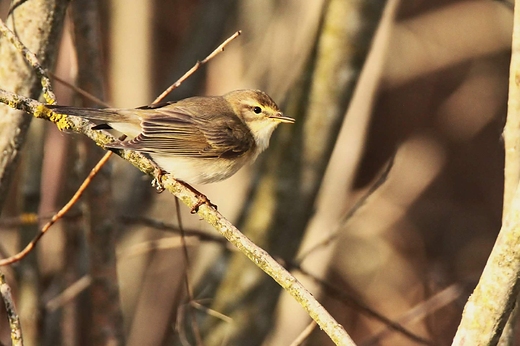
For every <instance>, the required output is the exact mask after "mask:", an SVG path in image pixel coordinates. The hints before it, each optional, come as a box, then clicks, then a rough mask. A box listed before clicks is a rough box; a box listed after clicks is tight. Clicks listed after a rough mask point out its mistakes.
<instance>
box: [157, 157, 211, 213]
mask: <svg viewBox="0 0 520 346" xmlns="http://www.w3.org/2000/svg"><path fill="white" fill-rule="evenodd" d="M165 173H166V172H165V171H163V170H162V169H160V168H159V167H158V166H155V169H154V173H153V175H154V178H153V180H152V183H151V184H152V186H153V187H155V190H156V191H157V192H158V193H161V192H163V191H164V186H163V184H162V183H161V179H162V176H163V175H164V174H165ZM177 182H178V183H179V184H182V185H184V187H186V188H187V189H189V190H190V191H191V192H193V193H194V194H195V195H196V196H197V203H195V205H194V206H193V207H192V208H191V210H190V213H191V214H196V213H197V212H198V211H199V207H200V206H201V205H203V204H206V205H207V206H209V207H211V208H215V210H217V205H216V204H213V203H211V201H210V200H209V198H208V197H207V196H206V195H205V194H203V193H200V192H199V191H197V189H195V188H194V187H193V186H191V185H190V184H188V183H186V182H184V181H182V180H177Z"/></svg>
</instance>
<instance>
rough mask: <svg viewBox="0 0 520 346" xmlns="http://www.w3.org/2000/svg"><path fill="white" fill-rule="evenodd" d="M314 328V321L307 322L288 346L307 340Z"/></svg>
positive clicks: (294, 345)
mask: <svg viewBox="0 0 520 346" xmlns="http://www.w3.org/2000/svg"><path fill="white" fill-rule="evenodd" d="M314 329H316V321H312V322H311V323H309V325H308V326H307V327H305V329H304V330H302V332H301V333H300V335H298V337H297V338H296V339H295V340H294V341H293V342H291V345H289V346H300V345H301V344H303V343H304V342H305V340H307V338H308V337H309V336H310V335H311V333H312V332H313V331H314Z"/></svg>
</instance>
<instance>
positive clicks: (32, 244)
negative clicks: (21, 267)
mask: <svg viewBox="0 0 520 346" xmlns="http://www.w3.org/2000/svg"><path fill="white" fill-rule="evenodd" d="M110 154H111V153H110V152H108V153H107V154H105V156H104V157H103V159H102V160H100V161H99V162H98V164H97V165H96V166H95V167H94V168H92V170H91V171H90V174H89V175H88V177H87V178H86V179H85V180H84V181H83V183H82V184H81V186H80V187H79V189H78V190H77V191H76V193H75V194H74V196H72V198H71V199H70V200H69V201H68V202H67V204H65V205H64V206H63V208H61V210H60V211H58V212H57V213H56V214H55V215H54V216H53V217H52V218H51V220H50V221H49V222H47V224H45V226H43V228H42V229H41V231H40V233H38V234H37V235H36V237H34V239H33V240H32V241H31V242H30V243H29V244H27V246H26V247H25V248H24V249H23V250H22V251H20V252H19V253H17V254H16V255H13V256H11V257H9V258H5V259H3V260H0V266H5V265H8V264H12V263H14V262H18V261H20V260H21V259H22V258H24V257H25V256H27V254H28V253H29V252H31V251H32V250H33V249H34V247H35V246H36V243H38V241H39V240H40V239H41V237H43V235H44V234H45V233H46V232H47V231H48V230H49V229H50V228H51V226H52V225H54V224H55V223H56V222H57V221H58V220H59V219H61V218H62V217H63V215H65V214H66V213H67V212H68V211H69V210H70V208H71V207H72V206H73V205H74V204H75V203H76V202H77V201H78V199H79V198H80V197H81V195H82V194H83V192H85V189H86V188H87V187H88V185H89V184H90V182H91V181H92V179H93V178H94V176H95V175H96V174H97V173H98V172H99V170H100V169H101V167H102V166H103V165H104V164H105V162H106V161H108V159H109V158H110Z"/></svg>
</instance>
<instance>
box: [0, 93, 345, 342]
mask: <svg viewBox="0 0 520 346" xmlns="http://www.w3.org/2000/svg"><path fill="white" fill-rule="evenodd" d="M0 102H2V103H6V104H8V105H10V106H11V107H16V108H17V109H20V110H24V111H26V112H28V113H30V114H33V115H34V116H35V117H37V118H41V119H46V120H49V121H52V122H54V123H55V124H56V125H57V126H58V127H59V128H60V129H61V130H65V131H69V132H77V133H82V134H84V135H86V136H88V137H89V138H91V139H92V140H94V141H95V142H96V144H98V145H101V146H102V145H103V144H106V143H107V142H110V141H112V140H114V139H115V138H113V137H112V136H110V135H109V134H106V133H104V132H102V131H95V130H92V129H91V128H90V126H89V123H88V122H87V121H86V120H83V119H81V118H78V117H69V116H66V115H57V114H54V113H53V112H52V111H51V110H49V109H47V108H46V107H45V105H44V104H42V103H40V102H38V101H35V100H31V99H29V98H26V97H22V96H19V95H15V94H13V93H10V92H6V91H2V90H0ZM117 154H118V155H119V156H121V157H122V158H124V159H126V160H127V161H129V162H130V163H132V164H133V165H134V166H136V167H137V168H139V169H140V170H141V171H143V172H144V173H147V174H150V175H151V174H153V172H154V166H153V164H152V162H151V161H150V160H149V159H148V158H146V157H145V156H143V155H141V154H138V153H135V152H129V151H119V152H117ZM162 183H163V185H164V187H165V188H166V189H167V190H168V191H170V192H171V193H172V194H174V195H175V196H176V197H177V198H179V199H180V200H181V201H182V202H183V203H184V204H186V205H187V206H188V207H189V208H193V207H194V206H195V205H196V204H197V203H198V198H197V196H196V195H195V193H194V192H193V191H191V190H189V189H188V188H186V187H185V186H184V185H183V184H181V183H179V182H177V181H176V180H175V179H174V178H173V177H172V176H171V175H170V174H167V175H165V176H164V177H163V180H162ZM198 215H199V216H200V217H201V218H203V219H204V220H205V221H206V222H208V223H209V224H211V225H212V226H213V227H215V229H216V230H217V231H218V232H219V233H221V234H222V235H223V236H224V237H225V238H226V239H227V240H229V241H230V242H231V243H232V244H233V245H234V246H236V247H237V248H238V249H239V250H240V251H241V252H242V253H244V254H245V255H246V256H247V257H248V258H249V259H250V260H251V261H253V262H254V263H255V264H256V265H257V266H258V267H260V268H261V269H262V270H263V271H264V272H266V273H267V274H268V275H269V276H271V277H272V278H273V279H274V280H275V281H276V282H278V284H279V285H280V286H281V287H282V288H284V289H285V290H286V291H287V292H288V293H289V294H290V295H291V296H293V297H294V299H296V300H297V301H298V302H299V303H300V304H301V305H302V306H303V308H304V309H305V310H306V311H308V313H309V315H310V316H311V317H312V318H313V319H314V320H315V321H316V323H317V324H318V325H319V326H320V328H321V329H323V330H324V331H325V332H326V333H327V334H328V335H329V336H330V338H331V339H332V340H333V341H334V342H335V343H336V344H337V345H354V342H353V341H352V339H351V338H350V337H349V336H348V334H347V333H346V332H345V330H344V329H343V327H342V326H341V325H340V324H339V323H337V322H336V321H335V320H334V318H332V316H331V315H330V314H329V313H328V312H327V311H326V310H325V308H323V306H322V305H321V304H320V303H319V302H318V301H317V300H316V299H315V298H314V297H313V296H312V294H311V293H309V292H308V291H307V290H306V289H305V287H303V286H302V284H301V283H300V282H299V281H298V280H296V278H294V277H293V276H292V275H291V274H290V273H289V272H288V271H287V270H285V268H284V267H283V266H282V265H280V264H279V263H278V262H276V261H275V260H274V259H273V258H272V257H271V256H270V255H269V254H268V253H267V252H265V251H264V250H262V249H261V248H260V247H258V246H256V245H255V244H254V243H253V242H251V241H250V240H249V239H248V238H247V237H246V236H245V235H243V234H242V233H241V232H240V231H239V230H238V229H237V228H236V227H235V226H233V225H232V224H231V223H230V222H229V221H228V220H226V219H225V218H224V217H223V216H222V215H221V214H220V213H219V212H218V211H217V210H215V209H214V208H211V207H209V206H207V205H205V204H204V205H202V206H201V207H200V208H199V210H198Z"/></svg>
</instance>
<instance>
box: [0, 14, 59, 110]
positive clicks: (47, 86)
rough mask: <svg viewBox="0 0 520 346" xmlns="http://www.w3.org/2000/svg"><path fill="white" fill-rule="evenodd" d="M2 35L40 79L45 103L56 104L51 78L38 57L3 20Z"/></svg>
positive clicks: (0, 28) (0, 26)
mask: <svg viewBox="0 0 520 346" xmlns="http://www.w3.org/2000/svg"><path fill="white" fill-rule="evenodd" d="M0 33H2V35H4V36H5V37H6V38H7V39H8V40H9V42H11V44H12V45H13V46H14V47H15V48H16V49H18V50H19V51H20V52H21V53H22V55H23V57H24V59H25V61H27V62H28V63H29V64H30V65H31V67H32V68H33V69H34V71H35V72H36V74H37V75H38V77H39V78H40V81H41V83H42V91H43V97H44V98H45V101H46V102H47V103H50V104H54V103H56V95H54V92H53V91H52V85H51V81H50V79H49V77H47V74H46V71H45V69H44V68H43V67H42V66H41V65H40V63H39V61H38V58H36V55H34V53H33V52H31V51H30V50H29V49H27V47H25V46H24V44H23V43H22V42H20V40H19V39H18V37H16V35H15V34H14V33H13V32H12V31H11V30H10V29H9V28H8V27H7V26H6V25H5V24H4V22H3V21H2V20H1V19H0Z"/></svg>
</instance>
